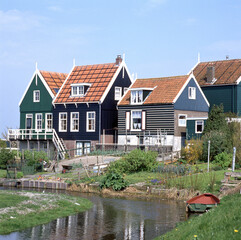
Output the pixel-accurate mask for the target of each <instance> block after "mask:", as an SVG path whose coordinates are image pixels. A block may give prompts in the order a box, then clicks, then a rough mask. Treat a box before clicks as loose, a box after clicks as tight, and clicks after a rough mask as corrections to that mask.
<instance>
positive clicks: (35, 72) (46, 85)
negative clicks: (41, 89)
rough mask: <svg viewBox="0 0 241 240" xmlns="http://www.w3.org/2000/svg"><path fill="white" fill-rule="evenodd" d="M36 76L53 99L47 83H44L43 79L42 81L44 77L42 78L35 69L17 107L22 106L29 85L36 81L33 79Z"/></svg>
mask: <svg viewBox="0 0 241 240" xmlns="http://www.w3.org/2000/svg"><path fill="white" fill-rule="evenodd" d="M36 75H37V76H39V78H40V80H41V81H42V83H43V85H44V86H45V88H46V90H47V91H48V93H49V94H50V96H51V97H52V99H53V98H54V94H53V92H52V91H51V89H50V87H49V85H48V84H47V82H46V81H45V79H44V77H43V76H42V74H41V73H40V71H39V70H38V69H36V70H35V71H34V74H33V76H32V77H31V80H30V82H29V83H28V86H27V88H26V90H25V92H24V94H23V96H22V98H21V100H20V102H19V104H18V105H19V106H20V105H21V104H22V101H23V99H24V97H25V95H26V94H27V92H28V90H29V88H30V85H31V84H32V82H33V81H36V79H35V78H34V77H36Z"/></svg>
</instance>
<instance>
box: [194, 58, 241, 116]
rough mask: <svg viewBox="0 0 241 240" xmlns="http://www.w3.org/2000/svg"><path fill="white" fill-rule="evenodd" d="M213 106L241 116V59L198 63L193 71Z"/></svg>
mask: <svg viewBox="0 0 241 240" xmlns="http://www.w3.org/2000/svg"><path fill="white" fill-rule="evenodd" d="M191 72H193V74H194V76H195V78H196V79H197V82H198V83H199V85H200V87H201V88H202V90H203V92H204V94H205V96H206V98H207V100H208V101H209V103H210V109H211V108H212V106H213V105H214V104H215V105H220V104H223V107H224V112H232V113H235V114H237V115H238V116H240V115H241V83H240V82H241V59H232V60H223V61H212V62H198V63H197V65H196V66H195V67H194V68H193V69H192V70H191Z"/></svg>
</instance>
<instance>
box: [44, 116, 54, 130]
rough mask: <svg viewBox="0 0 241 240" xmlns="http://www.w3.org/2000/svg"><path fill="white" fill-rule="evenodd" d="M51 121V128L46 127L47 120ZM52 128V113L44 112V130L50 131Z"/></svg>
mask: <svg viewBox="0 0 241 240" xmlns="http://www.w3.org/2000/svg"><path fill="white" fill-rule="evenodd" d="M48 116H51V118H50V119H48ZM49 121H51V124H50V125H51V128H48V122H49ZM52 129H53V114H52V113H45V130H46V132H51V131H52Z"/></svg>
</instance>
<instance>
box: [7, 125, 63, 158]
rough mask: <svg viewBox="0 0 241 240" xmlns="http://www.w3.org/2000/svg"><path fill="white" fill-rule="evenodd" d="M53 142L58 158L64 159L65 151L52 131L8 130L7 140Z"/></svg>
mask: <svg viewBox="0 0 241 240" xmlns="http://www.w3.org/2000/svg"><path fill="white" fill-rule="evenodd" d="M47 139H50V140H52V141H53V143H54V145H55V147H56V149H57V151H58V152H59V155H60V158H61V159H64V157H65V153H66V149H65V146H64V144H63V143H62V141H61V140H60V138H59V136H58V134H57V133H56V131H55V130H54V129H51V130H48V131H46V130H45V129H42V130H41V131H36V130H35V129H8V140H47Z"/></svg>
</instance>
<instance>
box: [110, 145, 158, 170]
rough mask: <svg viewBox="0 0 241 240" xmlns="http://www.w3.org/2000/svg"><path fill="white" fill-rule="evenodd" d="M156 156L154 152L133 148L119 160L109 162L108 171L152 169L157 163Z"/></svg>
mask: <svg viewBox="0 0 241 240" xmlns="http://www.w3.org/2000/svg"><path fill="white" fill-rule="evenodd" d="M156 157H157V153H156V152H152V151H148V152H144V151H142V150H140V149H135V150H133V151H131V152H130V153H129V154H127V155H126V156H124V157H123V158H122V159H121V160H118V161H116V162H114V163H111V164H110V167H109V169H108V171H109V172H116V173H133V172H140V171H152V170H153V169H155V168H156V167H157V165H158V163H157V161H156Z"/></svg>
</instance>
